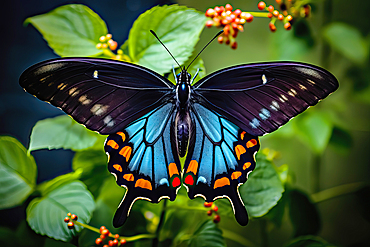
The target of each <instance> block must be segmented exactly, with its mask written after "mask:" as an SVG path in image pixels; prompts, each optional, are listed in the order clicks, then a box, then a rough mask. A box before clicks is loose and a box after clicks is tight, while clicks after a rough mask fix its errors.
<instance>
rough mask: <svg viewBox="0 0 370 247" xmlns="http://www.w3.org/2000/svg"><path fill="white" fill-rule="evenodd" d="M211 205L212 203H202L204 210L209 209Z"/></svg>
mask: <svg viewBox="0 0 370 247" xmlns="http://www.w3.org/2000/svg"><path fill="white" fill-rule="evenodd" d="M212 204H213V202H205V203H204V206H205V207H206V208H209V207H211V206H212Z"/></svg>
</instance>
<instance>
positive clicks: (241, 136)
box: [240, 131, 246, 140]
mask: <svg viewBox="0 0 370 247" xmlns="http://www.w3.org/2000/svg"><path fill="white" fill-rule="evenodd" d="M245 133H246V132H245V131H243V132H242V133H241V134H240V138H241V139H242V140H243V139H244V135H245Z"/></svg>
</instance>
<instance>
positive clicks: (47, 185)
mask: <svg viewBox="0 0 370 247" xmlns="http://www.w3.org/2000/svg"><path fill="white" fill-rule="evenodd" d="M81 174H82V169H79V170H77V171H75V172H71V173H68V174H64V175H61V176H58V177H56V178H54V179H52V180H49V181H45V182H43V183H41V184H39V185H37V190H38V191H40V192H41V195H42V196H45V195H47V194H49V193H50V192H51V191H53V190H55V189H56V188H58V187H60V186H62V185H64V184H66V183H69V182H71V181H74V180H78V179H79V178H80V177H81Z"/></svg>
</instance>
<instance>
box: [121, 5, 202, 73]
mask: <svg viewBox="0 0 370 247" xmlns="http://www.w3.org/2000/svg"><path fill="white" fill-rule="evenodd" d="M205 22H206V17H205V16H204V14H203V13H201V12H198V11H196V10H195V9H189V8H187V7H185V6H178V5H170V6H167V5H164V6H156V7H154V8H152V9H150V10H148V11H146V12H145V13H143V14H142V15H140V16H139V18H138V19H137V20H136V21H135V23H134V25H133V26H132V28H131V30H130V34H129V38H128V50H129V56H130V57H131V59H132V60H133V62H135V63H139V64H140V65H143V66H145V67H147V68H150V69H152V70H154V71H156V72H158V73H161V74H163V73H166V72H169V71H170V70H171V68H172V65H174V64H175V62H174V61H173V59H172V58H171V56H170V55H169V54H168V53H167V52H166V50H165V49H164V48H163V47H162V45H161V44H160V43H159V42H158V41H157V39H156V38H155V37H154V36H153V35H152V34H151V33H150V32H149V30H154V31H155V32H156V33H157V35H158V37H159V38H160V39H161V41H162V42H163V43H164V44H165V45H166V46H167V48H168V49H169V50H170V51H171V53H172V54H173V55H174V56H175V58H176V59H177V61H178V62H179V63H180V64H183V63H184V62H185V61H186V60H187V59H188V58H189V57H190V56H191V54H192V53H193V50H194V46H195V44H196V43H197V42H198V40H199V35H200V33H201V31H202V30H203V28H204V24H205Z"/></svg>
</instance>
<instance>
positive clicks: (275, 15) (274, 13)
mask: <svg viewBox="0 0 370 247" xmlns="http://www.w3.org/2000/svg"><path fill="white" fill-rule="evenodd" d="M276 2H282V0H276ZM258 9H259V10H267V11H268V12H269V13H267V17H268V18H270V19H271V21H270V23H269V28H270V30H271V32H275V31H276V26H275V22H276V20H279V21H281V22H283V23H284V28H285V29H286V30H290V29H291V28H292V25H291V23H290V22H291V21H292V20H293V17H292V16H291V15H289V14H288V12H287V11H286V10H284V11H282V13H280V12H279V11H278V10H276V9H275V8H274V6H272V5H270V6H268V7H267V6H266V3H265V2H263V1H261V2H259V3H258Z"/></svg>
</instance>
